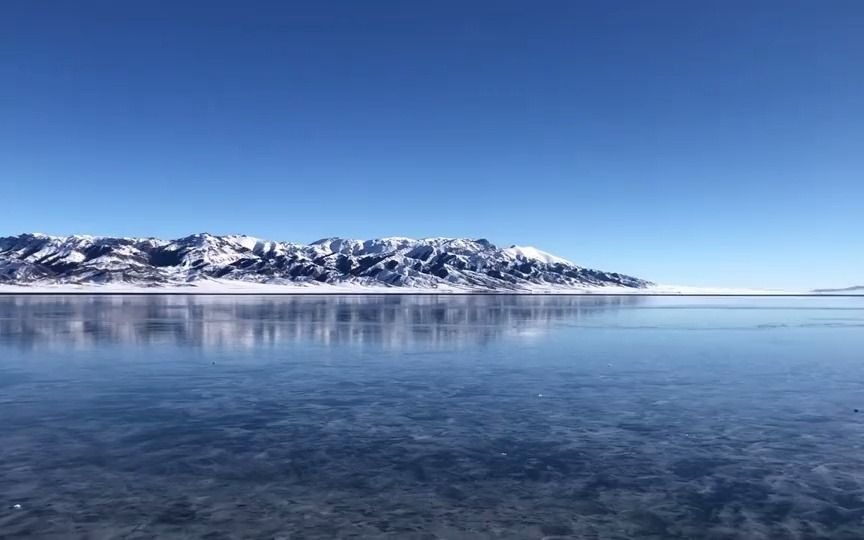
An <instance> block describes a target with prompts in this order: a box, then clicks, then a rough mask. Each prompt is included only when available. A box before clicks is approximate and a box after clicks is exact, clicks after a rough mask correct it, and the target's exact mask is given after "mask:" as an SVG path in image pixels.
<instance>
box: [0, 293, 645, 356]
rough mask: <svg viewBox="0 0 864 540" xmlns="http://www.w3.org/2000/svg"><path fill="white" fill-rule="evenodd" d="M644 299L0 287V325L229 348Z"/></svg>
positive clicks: (525, 323)
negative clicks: (98, 292)
mask: <svg viewBox="0 0 864 540" xmlns="http://www.w3.org/2000/svg"><path fill="white" fill-rule="evenodd" d="M642 301H644V298H640V297H635V296H630V297H626V296H623V297H610V296H536V297H525V296H494V295H466V296H461V295H460V296H454V295H448V296H420V295H415V296H412V295H381V296H197V295H190V296H172V295H146V296H145V295H142V296H85V297H80V296H71V295H67V296H32V297H24V296H7V297H3V296H0V335H3V336H6V337H7V340H10V337H11V336H14V342H15V344H17V345H19V346H34V347H35V346H47V345H52V344H54V345H58V346H62V347H69V346H75V345H78V346H88V345H92V344H98V343H126V344H138V345H148V344H151V345H152V344H157V343H170V344H176V345H191V346H201V347H225V346H228V347H235V348H236V347H260V346H262V345H274V344H278V343H280V342H285V341H298V340H299V341H311V342H318V343H325V344H328V343H332V344H350V343H367V344H375V345H382V346H385V347H386V346H390V347H402V346H405V345H410V344H423V343H427V344H431V345H434V344H436V343H437V344H446V345H448V346H453V345H457V344H460V343H461V344H467V343H484V342H488V341H490V340H494V339H496V338H499V337H500V336H501V335H502V334H506V333H520V332H524V333H537V332H543V331H545V330H547V329H548V326H549V325H550V324H553V323H555V322H561V321H567V322H574V321H579V320H581V319H582V318H585V317H591V316H592V315H596V314H597V313H599V312H601V311H605V310H612V309H617V308H620V307H622V306H633V305H636V304H638V303H640V302H642ZM10 341H11V340H10Z"/></svg>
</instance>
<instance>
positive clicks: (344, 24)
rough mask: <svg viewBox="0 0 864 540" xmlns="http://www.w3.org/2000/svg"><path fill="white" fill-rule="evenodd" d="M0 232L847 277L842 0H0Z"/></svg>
mask: <svg viewBox="0 0 864 540" xmlns="http://www.w3.org/2000/svg"><path fill="white" fill-rule="evenodd" d="M0 188H2V189H0V197H2V206H0V234H17V233H20V232H25V231H42V232H47V233H54V234H69V233H89V234H101V235H154V236H162V237H177V236H181V235H186V234H189V233H192V232H200V231H209V232H213V233H235V232H236V233H241V232H242V233H247V234H252V235H256V236H262V237H266V238H273V239H280V240H291V241H298V242H308V241H312V240H315V239H317V238H319V237H323V236H335V235H340V236H351V237H373V236H385V235H400V236H417V237H422V236H468V237H486V238H489V239H490V240H493V241H495V242H497V243H500V244H505V245H509V244H511V243H516V244H533V245H536V246H538V247H540V248H542V249H545V250H547V251H551V252H554V253H556V254H560V255H562V256H565V257H568V258H570V259H572V260H574V261H575V262H577V263H580V264H584V265H587V266H593V267H599V268H604V269H609V270H616V271H622V272H628V273H631V274H635V275H638V276H642V277H646V278H649V279H653V280H655V281H658V282H663V283H682V284H693V285H728V286H776V287H801V286H807V287H809V286H845V285H853V284H860V283H862V282H864V2H861V1H858V0H849V1H825V2H821V1H816V0H812V1H805V2H802V1H795V0H775V1H744V0H731V1H722V2H721V1H695V2H694V1H691V0H688V1H680V2H679V1H662V0H661V1H659V2H643V1H641V0H640V1H637V0H633V1H611V2H610V1H599V0H598V1H593V2H591V1H575V2H574V1H570V0H567V1H555V0H552V1H547V2H528V1H519V2H512V1H508V0H503V1H502V0H494V1H492V0H490V1H463V0H460V1H435V2H413V1H404V0H403V1H377V0H376V1H374V2H363V1H357V0H351V1H344V2H332V1H318V0H316V1H310V2H281V1H279V2H276V1H274V2H240V1H233V2H222V1H213V0H208V1H188V0H184V1H182V2H174V1H164V2H159V1H142V2H136V1H127V2H117V1H113V0H112V1H104V2H93V1H87V0H83V1H80V2H68V1H64V2H50V1H46V2H34V1H32V0H11V1H7V2H4V3H3V14H2V17H0Z"/></svg>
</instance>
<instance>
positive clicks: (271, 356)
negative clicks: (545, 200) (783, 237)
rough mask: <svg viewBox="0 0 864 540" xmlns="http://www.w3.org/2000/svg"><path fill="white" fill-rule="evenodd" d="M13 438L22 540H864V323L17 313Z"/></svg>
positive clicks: (175, 299) (5, 503)
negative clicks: (41, 539)
mask: <svg viewBox="0 0 864 540" xmlns="http://www.w3.org/2000/svg"><path fill="white" fill-rule="evenodd" d="M857 409H860V410H861V411H862V412H861V413H859V412H856V410H857ZM0 421H2V429H0V503H2V506H0V537H3V538H16V537H47V538H129V539H143V538H172V537H189V538H213V539H217V538H290V539H301V538H310V539H311V538H400V539H401V538H408V539H411V538H416V539H433V538H450V539H469V538H513V539H516V538H520V539H521V538H538V539H539V538H544V537H552V538H561V537H563V538H585V539H624V538H655V539H666V538H711V539H727V538H729V539H731V538H742V539H745V538H746V539H763V538H764V539H783V538H790V539H811V538H812V539H818V538H832V539H833V538H846V539H860V538H864V299H855V298H685V297H675V298H649V297H601V296H589V297H555V296H541V297H524V296H523V297H520V296H438V297H435V296H345V297H322V296H297V297H291V296H279V297H230V296H218V297H203V296H158V295H154V296H0ZM18 505H20V507H19V506H18Z"/></svg>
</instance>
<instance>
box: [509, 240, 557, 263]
mask: <svg viewBox="0 0 864 540" xmlns="http://www.w3.org/2000/svg"><path fill="white" fill-rule="evenodd" d="M501 252H502V253H504V254H505V255H507V256H509V257H513V258H516V259H518V258H520V257H521V258H523V259H528V260H533V261H540V262H543V263H546V264H571V265H572V264H573V263H571V262H570V261H568V260H567V259H562V258H561V257H557V256H555V255H552V254H551V253H547V252H545V251H541V250H539V249H537V248H535V247H533V246H517V245H512V246H510V247H509V248H507V249H503V250H501Z"/></svg>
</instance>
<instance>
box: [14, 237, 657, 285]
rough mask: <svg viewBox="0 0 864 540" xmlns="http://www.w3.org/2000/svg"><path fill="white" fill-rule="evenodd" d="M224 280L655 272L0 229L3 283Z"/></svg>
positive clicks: (578, 280)
mask: <svg viewBox="0 0 864 540" xmlns="http://www.w3.org/2000/svg"><path fill="white" fill-rule="evenodd" d="M206 280H227V281H230V282H240V283H258V284H277V285H278V284H286V285H287V284H305V285H315V284H331V285H333V284H339V285H343V284H355V285H362V286H381V287H404V288H423V289H437V288H441V287H443V288H454V289H458V290H467V291H472V290H476V291H499V290H500V291H520V290H528V289H532V288H537V287H547V288H561V289H573V288H580V287H581V288H584V287H625V288H632V289H641V288H646V287H648V286H650V285H652V283H651V282H649V281H646V280H643V279H639V278H635V277H632V276H627V275H624V274H620V273H617V272H605V271H602V270H594V269H590V268H585V267H582V266H579V265H576V264H574V263H572V262H570V261H568V260H566V259H563V258H561V257H557V256H555V255H552V254H550V253H546V252H544V251H541V250H539V249H537V248H533V247H530V246H515V245H514V246H510V247H508V248H499V247H497V246H496V245H495V244H493V243H492V242H490V241H489V240H486V239H484V238H478V239H470V238H447V237H431V238H423V239H413V238H407V237H398V236H393V237H385V238H372V239H365V240H364V239H353V238H343V237H329V238H322V239H320V240H317V241H315V242H312V243H311V244H294V243H290V242H280V241H274V240H266V239H261V238H257V237H253V236H247V235H237V234H234V235H215V234H210V233H197V234H192V235H189V236H185V237H182V238H177V239H171V240H167V239H160V238H155V237H113V236H92V235H70V236H53V235H46V234H41V233H24V234H20V235H16V236H6V237H0V284H4V285H24V286H27V285H46V284H49V285H55V284H74V285H79V284H80V285H83V284H100V285H101V284H118V283H119V284H130V285H136V286H143V287H158V286H164V285H183V284H193V283H195V282H198V281H206Z"/></svg>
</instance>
